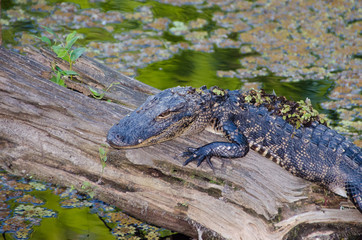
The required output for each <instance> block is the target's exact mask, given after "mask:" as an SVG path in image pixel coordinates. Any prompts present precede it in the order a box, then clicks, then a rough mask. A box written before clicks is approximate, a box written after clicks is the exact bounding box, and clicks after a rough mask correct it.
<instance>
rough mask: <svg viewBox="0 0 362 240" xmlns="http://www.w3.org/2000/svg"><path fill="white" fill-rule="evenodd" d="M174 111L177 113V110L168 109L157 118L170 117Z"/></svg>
mask: <svg viewBox="0 0 362 240" xmlns="http://www.w3.org/2000/svg"><path fill="white" fill-rule="evenodd" d="M173 113H175V112H174V111H169V110H167V111H165V112H163V113H161V114H160V115H158V116H157V118H158V119H165V118H168V117H170V116H171V115H172V114H173Z"/></svg>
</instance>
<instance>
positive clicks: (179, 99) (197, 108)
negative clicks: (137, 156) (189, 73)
mask: <svg viewBox="0 0 362 240" xmlns="http://www.w3.org/2000/svg"><path fill="white" fill-rule="evenodd" d="M210 95H211V94H210V93H209V92H208V90H207V89H206V88H203V89H197V90H196V89H194V88H191V87H175V88H170V89H166V90H164V91H162V92H160V93H158V94H157V95H155V96H150V97H149V98H148V99H147V100H146V102H145V103H144V104H142V105H141V106H140V107H139V108H137V109H136V110H135V111H133V112H132V113H130V114H129V115H127V116H126V117H124V118H123V119H121V120H120V122H119V123H117V124H115V125H114V126H113V127H112V128H111V129H110V130H109V132H108V135H107V142H108V143H109V144H110V145H111V146H112V147H114V148H137V147H144V146H149V145H153V144H156V143H160V142H163V141H167V140H170V139H172V138H175V137H177V136H180V135H182V134H187V133H195V132H200V131H202V130H203V129H204V128H205V127H206V126H207V125H208V123H209V120H210V115H211V110H210V104H211V101H210Z"/></svg>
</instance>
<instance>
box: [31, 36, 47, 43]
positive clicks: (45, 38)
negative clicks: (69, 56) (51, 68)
mask: <svg viewBox="0 0 362 240" xmlns="http://www.w3.org/2000/svg"><path fill="white" fill-rule="evenodd" d="M32 36H33V37H36V38H37V39H40V40H42V41H43V42H45V43H47V44H49V45H52V41H50V39H49V38H47V37H45V36H42V37H38V36H35V35H32Z"/></svg>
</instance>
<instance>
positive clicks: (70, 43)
mask: <svg viewBox="0 0 362 240" xmlns="http://www.w3.org/2000/svg"><path fill="white" fill-rule="evenodd" d="M68 36H69V35H68ZM78 38H79V36H75V37H73V38H71V39H69V41H68V40H67V42H66V45H65V48H66V49H68V50H69V49H70V48H71V47H72V46H73V44H74V43H75V42H76V41H77V40H78ZM67 39H68V37H67Z"/></svg>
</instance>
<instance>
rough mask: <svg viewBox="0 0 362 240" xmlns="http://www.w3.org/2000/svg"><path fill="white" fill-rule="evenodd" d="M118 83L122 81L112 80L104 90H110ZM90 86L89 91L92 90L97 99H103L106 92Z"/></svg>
mask: <svg viewBox="0 0 362 240" xmlns="http://www.w3.org/2000/svg"><path fill="white" fill-rule="evenodd" d="M116 84H120V82H112V83H111V84H110V85H109V86H108V87H107V88H106V89H104V92H108V90H109V89H110V88H111V87H112V86H113V85H116ZM88 88H89V91H91V93H92V96H93V97H94V98H95V99H98V100H101V99H103V97H104V93H99V92H98V91H97V90H95V89H94V88H91V87H88Z"/></svg>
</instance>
